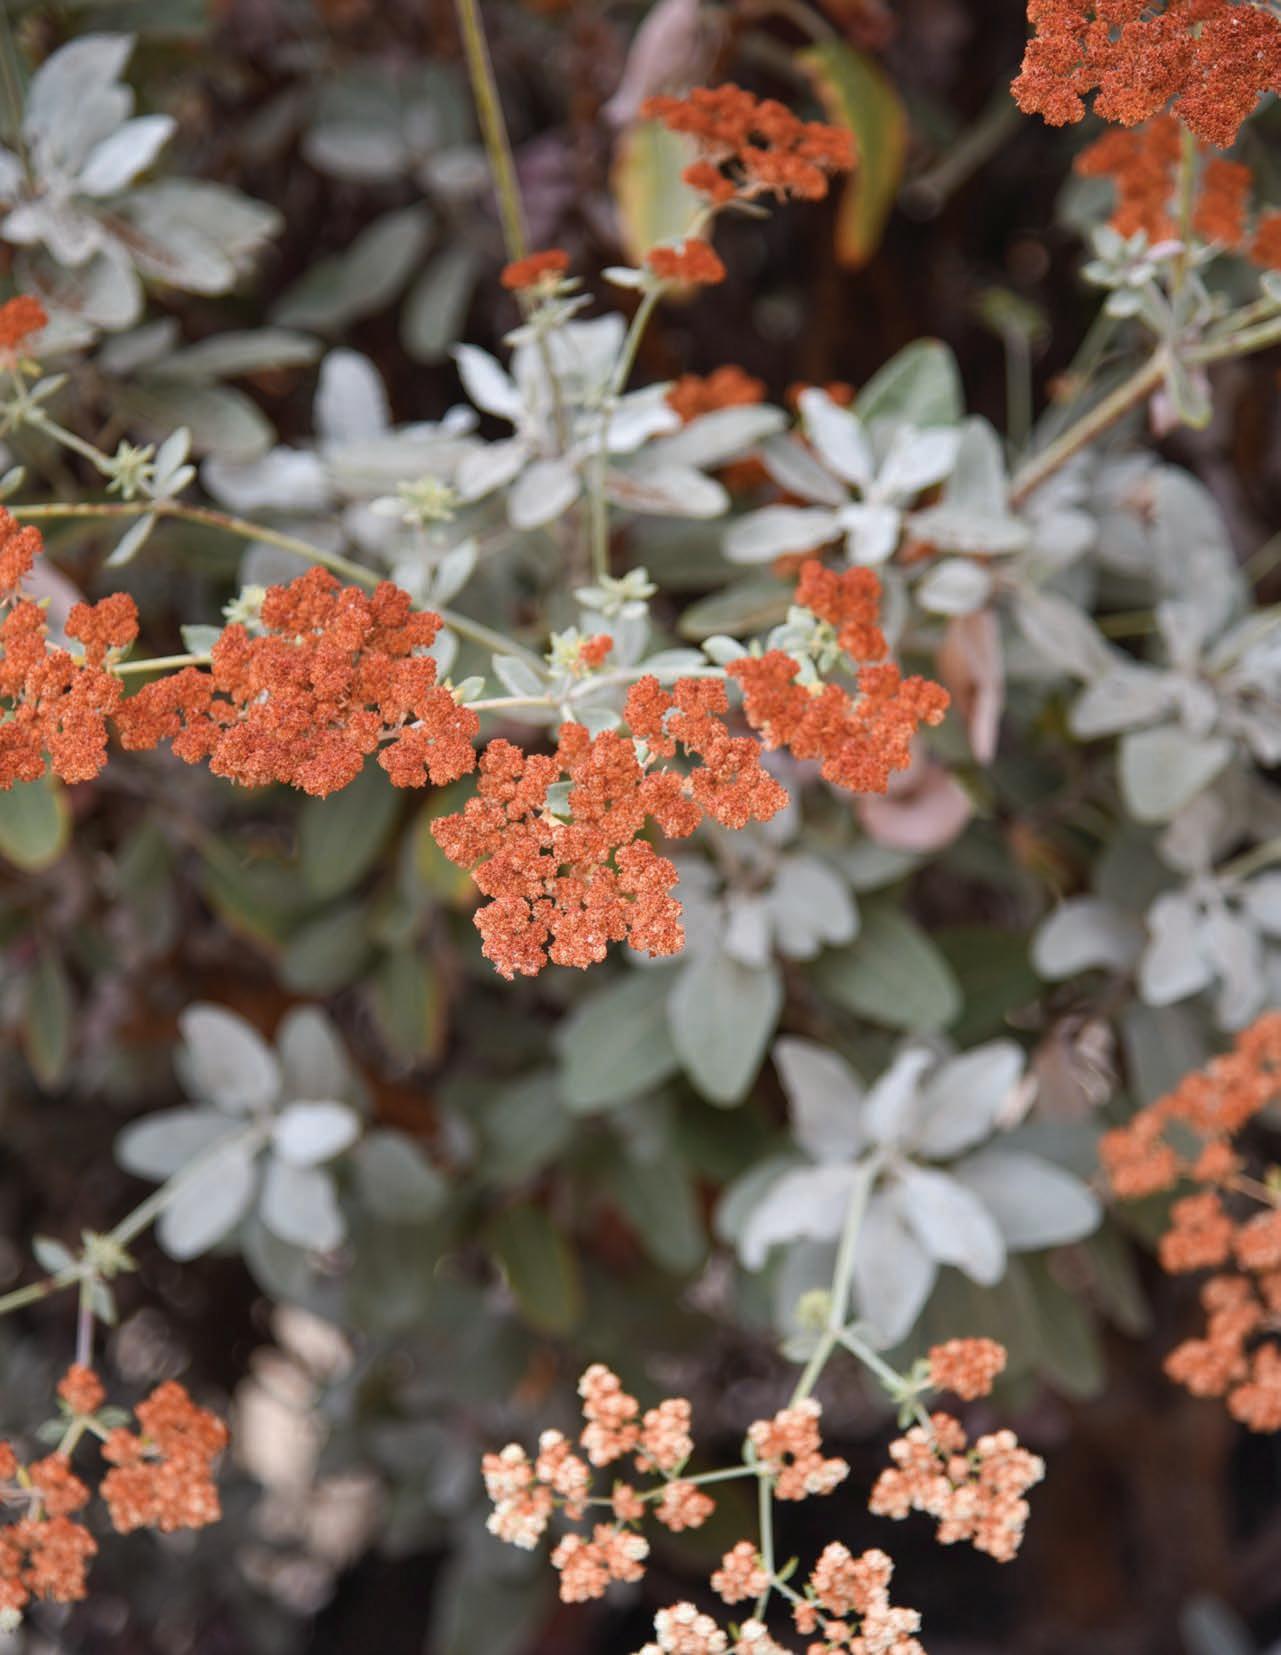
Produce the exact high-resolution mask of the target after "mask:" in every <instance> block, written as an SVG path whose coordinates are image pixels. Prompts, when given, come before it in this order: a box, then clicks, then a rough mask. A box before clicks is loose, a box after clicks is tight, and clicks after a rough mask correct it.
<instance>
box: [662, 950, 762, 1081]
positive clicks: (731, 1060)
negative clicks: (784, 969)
mask: <svg viewBox="0 0 1281 1655" xmlns="http://www.w3.org/2000/svg"><path fill="white" fill-rule="evenodd" d="M782 1006H783V983H782V979H781V978H780V976H779V973H778V969H777V967H775V966H774V965H772V964H771V965H768V966H766V967H765V969H764V970H757V969H756V968H754V967H752V966H746V965H742V964H740V963H739V961H738V960H735V959H731V958H730V956H729V955H728V954H722V953H713V954H704V955H702V956H701V957H699V958H696V959H692V960H690V961H689V962H688V964H686V965H685V966H683V967H682V968H681V970H680V972H679V973H678V974H677V977H676V980H675V982H674V983H673V984H672V987H671V994H670V996H669V999H668V1002H667V1021H668V1027H669V1029H670V1030H671V1035H672V1044H673V1045H674V1046H675V1048H676V1052H677V1055H678V1056H679V1058H680V1060H681V1063H682V1065H683V1066H684V1069H685V1073H686V1074H687V1075H688V1076H689V1078H690V1079H691V1080H692V1081H693V1083H694V1085H695V1086H696V1087H697V1088H698V1090H699V1091H700V1092H701V1093H702V1094H703V1096H704V1097H705V1098H708V1099H710V1101H711V1102H712V1103H721V1104H734V1103H741V1102H742V1101H743V1099H744V1098H745V1097H746V1096H747V1093H748V1090H749V1088H750V1087H751V1084H752V1081H753V1080H754V1079H755V1078H756V1071H757V1070H758V1069H759V1068H760V1066H761V1059H762V1058H763V1057H764V1055H765V1048H766V1047H767V1046H768V1044H769V1042H770V1039H771V1037H772V1035H773V1033H774V1026H775V1024H776V1023H777V1022H778V1014H779V1012H780V1011H781V1010H782Z"/></svg>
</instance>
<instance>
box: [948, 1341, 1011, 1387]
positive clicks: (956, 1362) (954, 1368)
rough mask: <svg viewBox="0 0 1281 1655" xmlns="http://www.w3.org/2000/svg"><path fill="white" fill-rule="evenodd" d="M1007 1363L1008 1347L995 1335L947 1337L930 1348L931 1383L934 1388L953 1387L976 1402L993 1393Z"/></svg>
mask: <svg viewBox="0 0 1281 1655" xmlns="http://www.w3.org/2000/svg"><path fill="white" fill-rule="evenodd" d="M1005 1363H1006V1351H1005V1347H1004V1345H998V1344H997V1342H996V1340H995V1339H948V1340H947V1341H946V1343H944V1344H941V1345H934V1346H933V1347H932V1348H931V1350H930V1353H929V1364H930V1383H931V1385H933V1386H934V1388H935V1390H938V1391H952V1392H953V1393H954V1394H955V1395H956V1396H959V1397H960V1398H961V1399H962V1400H963V1401H965V1402H973V1401H974V1400H975V1398H976V1397H980V1396H988V1395H990V1394H991V1390H992V1386H993V1385H994V1384H995V1383H996V1380H997V1377H998V1375H1000V1374H1002V1373H1004V1372H1005Z"/></svg>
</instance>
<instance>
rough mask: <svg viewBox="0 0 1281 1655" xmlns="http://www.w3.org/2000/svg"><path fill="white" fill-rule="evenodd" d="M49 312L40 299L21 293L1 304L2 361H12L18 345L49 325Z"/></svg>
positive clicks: (0, 355)
mask: <svg viewBox="0 0 1281 1655" xmlns="http://www.w3.org/2000/svg"><path fill="white" fill-rule="evenodd" d="M48 321H49V317H48V313H47V312H46V310H45V308H44V306H43V305H42V304H41V303H40V301H39V299H33V298H32V297H31V295H30V294H29V293H19V294H18V295H17V296H16V297H15V298H12V299H6V300H5V302H4V303H3V304H2V305H0V361H7V362H10V363H11V362H12V361H13V359H14V357H15V356H16V355H17V351H18V346H19V345H21V344H22V343H23V342H24V341H25V340H27V339H30V337H31V335H32V334H33V333H39V332H40V329H41V328H43V327H45V326H47V324H48Z"/></svg>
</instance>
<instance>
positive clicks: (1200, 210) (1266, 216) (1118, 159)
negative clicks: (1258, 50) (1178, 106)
mask: <svg viewBox="0 0 1281 1655" xmlns="http://www.w3.org/2000/svg"><path fill="white" fill-rule="evenodd" d="M1201 148H1202V160H1201V164H1200V168H1199V173H1198V177H1197V181H1196V195H1195V199H1194V201H1193V212H1192V228H1193V230H1194V231H1195V233H1196V234H1197V235H1198V236H1199V237H1200V238H1201V239H1202V240H1203V241H1207V242H1214V243H1216V244H1218V245H1219V246H1221V247H1225V248H1228V249H1230V250H1231V251H1233V252H1237V253H1243V254H1245V255H1246V256H1247V257H1248V258H1250V259H1252V260H1253V261H1254V263H1255V264H1257V265H1259V266H1261V267H1262V268H1265V269H1276V268H1281V213H1276V212H1273V213H1261V214H1260V215H1258V217H1257V218H1255V219H1254V220H1253V223H1252V222H1251V218H1250V212H1249V206H1250V195H1251V190H1252V188H1253V183H1254V178H1253V174H1252V173H1251V171H1250V169H1249V167H1247V166H1245V165H1244V164H1243V163H1242V162H1240V161H1229V160H1228V159H1227V158H1226V157H1225V156H1221V155H1206V154H1205V146H1204V145H1202V146H1201ZM1178 166H1179V123H1178V121H1177V120H1176V119H1175V118H1174V116H1173V115H1157V116H1154V117H1153V119H1152V120H1150V121H1146V122H1144V124H1143V125H1142V126H1139V127H1135V128H1133V129H1132V130H1129V131H1109V132H1105V133H1103V135H1102V136H1101V137H1100V138H1097V139H1096V140H1095V142H1094V143H1092V144H1089V145H1087V146H1086V148H1085V149H1083V150H1082V151H1081V153H1080V155H1078V156H1077V159H1076V170H1077V171H1078V172H1079V173H1080V174H1081V175H1082V176H1083V177H1086V178H1108V179H1110V180H1111V181H1112V185H1113V188H1114V190H1115V192H1116V205H1115V209H1114V211H1113V213H1112V219H1111V223H1112V226H1113V228H1114V229H1116V230H1117V231H1119V233H1120V234H1121V235H1123V236H1130V235H1133V234H1134V233H1135V232H1136V231H1139V230H1142V231H1143V232H1144V233H1145V234H1146V235H1147V237H1148V239H1149V240H1150V241H1163V240H1166V239H1168V238H1171V237H1177V236H1178V234H1179V225H1178V222H1177V207H1176V202H1175V196H1176V194H1177V190H1178Z"/></svg>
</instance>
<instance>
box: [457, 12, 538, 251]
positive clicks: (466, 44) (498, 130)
mask: <svg viewBox="0 0 1281 1655" xmlns="http://www.w3.org/2000/svg"><path fill="white" fill-rule="evenodd" d="M455 10H456V12H457V14H458V27H459V29H460V30H461V31H462V37H463V51H464V53H465V54H466V57H467V74H468V76H469V78H470V80H471V89H472V96H473V97H474V98H475V100H476V115H477V118H478V120H479V121H480V132H481V138H482V139H483V141H484V145H485V153H486V155H487V156H488V157H489V170H490V173H491V175H492V176H493V180H494V194H495V195H496V196H497V198H498V216H499V218H500V219H501V221H502V226H503V242H504V245H505V246H506V248H507V257H508V259H510V260H515V259H523V258H524V257H525V254H526V253H527V252H528V250H529V247H528V243H527V241H526V239H525V219H524V214H523V213H522V211H521V203H520V187H519V185H518V184H517V182H516V163H515V161H514V160H513V159H512V147H511V140H510V139H509V138H508V136H507V123H506V121H505V120H504V119H503V106H502V102H501V100H500V98H499V96H498V84H497V82H496V81H495V79H494V65H493V62H492V60H491V58H490V55H489V42H488V41H487V40H486V38H485V25H484V22H483V21H482V19H481V15H480V5H479V0H455Z"/></svg>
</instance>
